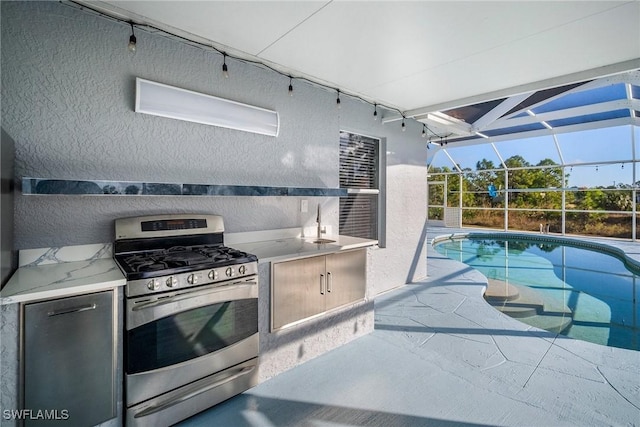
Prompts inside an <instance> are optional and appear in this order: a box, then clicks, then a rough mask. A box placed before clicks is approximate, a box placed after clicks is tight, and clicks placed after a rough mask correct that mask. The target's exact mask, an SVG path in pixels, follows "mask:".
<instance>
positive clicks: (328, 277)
mask: <svg viewBox="0 0 640 427" xmlns="http://www.w3.org/2000/svg"><path fill="white" fill-rule="evenodd" d="M332 284H333V279H332V278H331V272H328V273H327V292H331V285H332Z"/></svg>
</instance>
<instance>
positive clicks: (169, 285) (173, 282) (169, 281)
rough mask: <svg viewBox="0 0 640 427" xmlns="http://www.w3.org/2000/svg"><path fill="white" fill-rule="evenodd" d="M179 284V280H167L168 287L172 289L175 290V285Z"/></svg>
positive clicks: (173, 278) (171, 278) (170, 278)
mask: <svg viewBox="0 0 640 427" xmlns="http://www.w3.org/2000/svg"><path fill="white" fill-rule="evenodd" d="M177 284H178V279H176V278H175V277H173V276H171V277H169V278H168V279H167V286H168V287H170V288H173V287H174V286H175V285H177Z"/></svg>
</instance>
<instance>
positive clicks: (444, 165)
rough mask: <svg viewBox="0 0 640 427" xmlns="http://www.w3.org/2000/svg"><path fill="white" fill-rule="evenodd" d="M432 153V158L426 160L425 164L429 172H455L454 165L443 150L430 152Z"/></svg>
mask: <svg viewBox="0 0 640 427" xmlns="http://www.w3.org/2000/svg"><path fill="white" fill-rule="evenodd" d="M432 152H433V154H432V156H433V157H431V158H427V164H428V165H429V172H431V171H434V170H437V171H442V170H447V171H453V170H455V165H454V164H453V162H452V161H451V159H449V157H448V156H447V155H446V154H445V152H444V151H443V150H432ZM430 180H431V179H430Z"/></svg>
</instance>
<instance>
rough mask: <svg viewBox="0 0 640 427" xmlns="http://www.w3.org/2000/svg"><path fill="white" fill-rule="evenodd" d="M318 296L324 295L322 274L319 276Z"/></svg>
mask: <svg viewBox="0 0 640 427" xmlns="http://www.w3.org/2000/svg"><path fill="white" fill-rule="evenodd" d="M320 295H324V274H321V275H320Z"/></svg>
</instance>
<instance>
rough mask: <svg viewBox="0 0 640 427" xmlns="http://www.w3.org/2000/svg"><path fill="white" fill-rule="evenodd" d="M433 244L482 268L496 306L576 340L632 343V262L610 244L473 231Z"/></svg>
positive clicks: (639, 312) (635, 279)
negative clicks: (607, 245) (626, 259)
mask: <svg viewBox="0 0 640 427" xmlns="http://www.w3.org/2000/svg"><path fill="white" fill-rule="evenodd" d="M434 247H435V249H436V250H437V251H438V252H439V253H441V254H443V255H445V256H447V257H448V258H451V259H454V260H457V261H460V262H463V263H465V264H467V265H469V266H471V267H473V268H475V269H476V270H478V271H480V272H481V273H483V274H484V275H485V276H486V277H487V279H488V280H489V286H488V288H487V291H486V293H485V299H486V300H487V301H488V302H489V303H490V304H491V305H493V306H494V307H496V308H497V309H498V310H500V311H502V312H503V313H505V314H508V315H510V316H511V317H514V318H517V319H518V320H520V321H522V322H524V323H526V324H528V325H531V326H535V327H538V328H541V329H546V330H549V331H552V332H557V333H561V334H563V335H566V336H569V337H572V338H576V339H580V340H583V341H590V342H594V343H597V344H602V345H607V346H612V347H621V348H627V349H632V350H640V328H639V327H638V322H639V319H640V306H639V305H638V299H639V297H640V274H639V273H640V269H639V268H638V267H637V266H635V265H630V264H629V262H626V261H623V259H624V258H623V257H622V256H620V255H619V254H617V253H616V251H615V250H614V249H612V248H610V247H609V248H607V247H606V246H604V245H597V244H587V243H582V242H579V241H574V240H569V239H560V238H553V237H546V236H544V237H543V236H540V237H538V236H526V235H513V236H508V235H504V234H502V235H497V234H481V233H470V234H467V235H461V236H454V237H449V238H447V239H444V240H442V239H436V241H435V242H434Z"/></svg>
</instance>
